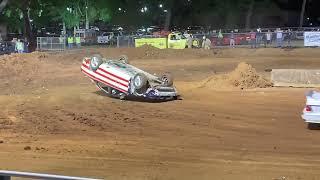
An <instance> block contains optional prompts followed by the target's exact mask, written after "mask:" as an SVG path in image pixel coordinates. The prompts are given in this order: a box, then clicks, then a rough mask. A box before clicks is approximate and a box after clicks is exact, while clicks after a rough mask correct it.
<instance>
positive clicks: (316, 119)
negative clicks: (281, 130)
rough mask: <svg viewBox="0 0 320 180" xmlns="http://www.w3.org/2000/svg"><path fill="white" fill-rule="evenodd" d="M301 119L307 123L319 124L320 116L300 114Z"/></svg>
mask: <svg viewBox="0 0 320 180" xmlns="http://www.w3.org/2000/svg"><path fill="white" fill-rule="evenodd" d="M301 117H302V119H303V120H304V121H305V122H307V123H320V115H309V114H302V115H301Z"/></svg>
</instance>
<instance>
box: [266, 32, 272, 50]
mask: <svg viewBox="0 0 320 180" xmlns="http://www.w3.org/2000/svg"><path fill="white" fill-rule="evenodd" d="M271 37H272V33H271V32H270V30H268V32H267V33H266V39H265V40H266V42H265V47H267V46H269V45H270V44H271Z"/></svg>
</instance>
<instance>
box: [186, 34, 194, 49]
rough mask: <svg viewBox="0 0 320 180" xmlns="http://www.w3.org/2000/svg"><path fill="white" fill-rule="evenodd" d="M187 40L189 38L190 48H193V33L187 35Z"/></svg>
mask: <svg viewBox="0 0 320 180" xmlns="http://www.w3.org/2000/svg"><path fill="white" fill-rule="evenodd" d="M187 40H188V41H187V44H188V48H189V49H190V48H192V41H193V39H192V35H191V34H189V36H188V37H187Z"/></svg>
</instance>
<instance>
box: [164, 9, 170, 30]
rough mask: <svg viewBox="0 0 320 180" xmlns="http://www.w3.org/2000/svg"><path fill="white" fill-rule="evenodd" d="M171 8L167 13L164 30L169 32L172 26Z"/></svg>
mask: <svg viewBox="0 0 320 180" xmlns="http://www.w3.org/2000/svg"><path fill="white" fill-rule="evenodd" d="M171 13H172V12H171V8H169V9H168V11H167V13H166V19H165V22H164V30H165V31H169V29H170V25H171V15H172V14H171Z"/></svg>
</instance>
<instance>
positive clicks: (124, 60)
mask: <svg viewBox="0 0 320 180" xmlns="http://www.w3.org/2000/svg"><path fill="white" fill-rule="evenodd" d="M119 61H121V62H123V63H125V64H129V59H128V56H126V55H121V56H120V58H119Z"/></svg>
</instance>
